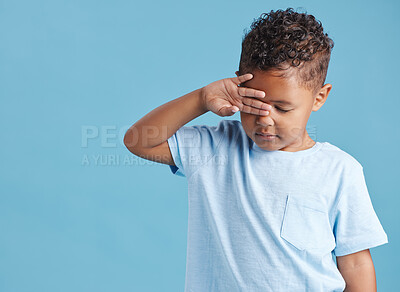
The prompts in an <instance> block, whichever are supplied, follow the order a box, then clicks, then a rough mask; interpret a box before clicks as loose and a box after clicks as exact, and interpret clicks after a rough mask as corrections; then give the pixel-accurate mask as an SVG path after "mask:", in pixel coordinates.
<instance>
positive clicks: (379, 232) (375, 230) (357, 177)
mask: <svg viewBox="0 0 400 292" xmlns="http://www.w3.org/2000/svg"><path fill="white" fill-rule="evenodd" d="M347 179H348V180H347V181H348V182H347V183H346V185H345V186H344V187H343V189H342V193H341V194H340V197H339V201H338V203H337V205H336V206H337V207H336V210H335V211H334V212H333V214H334V225H333V232H334V235H335V238H336V247H335V249H334V253H335V255H336V256H343V255H347V254H351V253H355V252H358V251H361V250H364V249H369V248H372V247H376V246H379V245H382V244H385V243H388V238H387V235H386V233H385V231H384V230H383V227H382V225H381V223H380V221H379V219H378V216H377V215H376V213H375V210H374V208H373V206H372V202H371V198H370V196H369V193H368V189H367V185H366V182H365V177H364V171H363V167H362V166H361V164H359V165H357V167H355V168H354V169H353V170H352V171H351V172H349V173H348V177H347Z"/></svg>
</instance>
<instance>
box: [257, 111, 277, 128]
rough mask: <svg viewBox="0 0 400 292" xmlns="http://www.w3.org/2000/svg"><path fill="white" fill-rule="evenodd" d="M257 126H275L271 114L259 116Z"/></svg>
mask: <svg viewBox="0 0 400 292" xmlns="http://www.w3.org/2000/svg"><path fill="white" fill-rule="evenodd" d="M256 124H257V125H260V126H262V127H268V126H273V125H274V124H275V123H274V120H273V119H272V117H271V112H270V113H269V114H268V115H267V116H257V118H256Z"/></svg>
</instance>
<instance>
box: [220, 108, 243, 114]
mask: <svg viewBox="0 0 400 292" xmlns="http://www.w3.org/2000/svg"><path fill="white" fill-rule="evenodd" d="M237 111H239V108H238V107H237V106H225V107H223V108H222V109H221V114H222V115H223V116H231V115H233V114H235V113H236V112H237Z"/></svg>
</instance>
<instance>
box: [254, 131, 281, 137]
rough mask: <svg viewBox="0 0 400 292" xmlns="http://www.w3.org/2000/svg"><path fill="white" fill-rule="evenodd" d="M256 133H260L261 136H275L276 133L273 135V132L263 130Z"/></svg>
mask: <svg viewBox="0 0 400 292" xmlns="http://www.w3.org/2000/svg"><path fill="white" fill-rule="evenodd" d="M256 134H257V135H261V136H277V135H275V134H271V133H263V132H260V133H256Z"/></svg>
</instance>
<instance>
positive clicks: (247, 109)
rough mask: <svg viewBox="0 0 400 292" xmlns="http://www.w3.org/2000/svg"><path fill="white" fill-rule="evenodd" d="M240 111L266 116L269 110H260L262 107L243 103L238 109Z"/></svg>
mask: <svg viewBox="0 0 400 292" xmlns="http://www.w3.org/2000/svg"><path fill="white" fill-rule="evenodd" d="M240 111H241V112H244V113H248V114H253V115H259V116H268V115H269V111H268V110H262V109H257V108H254V107H251V106H248V105H245V104H243V105H242V109H241V110H240Z"/></svg>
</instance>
